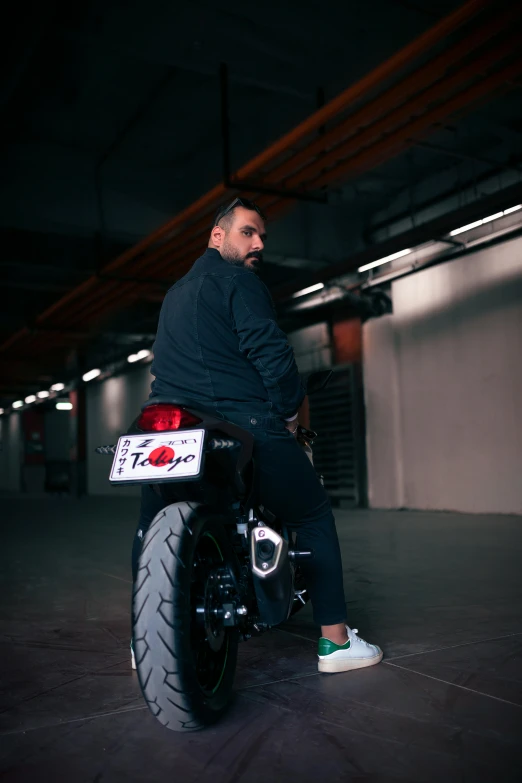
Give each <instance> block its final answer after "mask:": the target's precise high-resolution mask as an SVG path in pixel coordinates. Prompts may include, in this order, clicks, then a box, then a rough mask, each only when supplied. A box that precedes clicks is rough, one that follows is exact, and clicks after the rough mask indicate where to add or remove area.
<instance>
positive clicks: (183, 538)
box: [133, 503, 239, 731]
mask: <svg viewBox="0 0 522 783" xmlns="http://www.w3.org/2000/svg"><path fill="white" fill-rule="evenodd" d="M225 521H226V520H225V519H224V518H223V516H222V515H219V514H216V513H215V512H213V511H212V510H211V509H209V508H208V507H205V506H201V505H198V504H196V503H174V504H173V505H170V506H167V507H166V508H165V509H164V510H163V511H161V512H160V513H159V514H157V516H156V517H155V518H154V520H153V521H152V523H151V525H150V527H149V529H148V531H147V533H146V535H145V537H144V539H143V546H142V551H141V555H140V561H139V571H138V577H137V580H136V584H135V587H134V595H133V645H134V652H135V656H136V668H137V672H138V679H139V683H140V687H141V690H142V693H143V696H144V698H145V701H146V702H147V705H148V707H149V709H150V711H151V712H152V714H153V715H154V717H155V718H157V719H158V720H159V721H160V723H162V724H163V725H164V726H166V727H167V728H169V729H171V730H172V731H196V730H198V729H201V728H203V727H205V726H208V725H210V724H212V723H214V722H215V721H217V720H219V718H220V717H221V716H222V715H223V714H224V712H225V711H226V710H227V708H228V707H229V705H230V702H231V699H232V687H233V682H234V675H235V669H236V662H237V648H238V641H239V636H238V632H237V629H236V628H234V627H231V628H224V627H222V626H220V627H219V633H216V634H214V636H215V637H217V641H216V639H213V640H212V645H213V647H214V648H216V647H219V645H220V644H221V647H219V649H218V651H217V652H216V651H215V650H214V649H212V648H211V646H210V644H211V643H210V642H209V641H208V636H209V635H210V634H208V633H207V630H206V629H207V628H208V625H207V624H205V627H204V630H203V631H202V630H201V624H200V623H199V624H198V620H197V614H196V607H195V606H194V603H195V600H194V590H195V589H197V590H199V591H200V592H201V590H200V588H199V587H197V588H195V587H194V585H195V584H199V582H198V578H199V577H198V574H200V573H201V571H202V570H203V573H204V574H207V570H208V569H210V570H208V573H209V574H210V573H213V572H212V568H213V567H214V565H216V567H219V565H220V564H222V565H223V566H226V565H229V564H233V563H234V552H233V549H232V544H231V542H230V537H229V535H228V533H227V531H226V529H225V527H224V524H223V523H224V522H225ZM201 552H203V555H202V554H201ZM207 561H208V562H207ZM202 563H203V564H202ZM209 563H210V564H209ZM209 580H210V581H211V582H212V583H213V582H214V577H211V576H208V578H207V579H206V581H207V582H208V581H209ZM200 581H201V580H200ZM203 583H205V584H204V589H203V594H204V595H205V596H208V590H207V587H206V582H205V579H203V580H202V584H203ZM198 600H199V602H200V603H201V599H198ZM203 604H204V605H205V606H209V604H208V599H207V598H205V599H204V600H203ZM200 611H201V609H200ZM204 616H205V618H206V617H207V614H205V615H204ZM209 616H210V613H209ZM205 622H206V621H205ZM211 633H212V631H211ZM205 645H206V647H205ZM207 648H208V649H207ZM202 650H203V653H202V652H201V651H202ZM202 654H204V655H206V658H204V657H203V658H202ZM207 660H208V662H209V663H208V664H207ZM202 661H203V664H202ZM206 666H207V667H208V671H207V669H206V668H205V667H206ZM202 672H203V673H202Z"/></svg>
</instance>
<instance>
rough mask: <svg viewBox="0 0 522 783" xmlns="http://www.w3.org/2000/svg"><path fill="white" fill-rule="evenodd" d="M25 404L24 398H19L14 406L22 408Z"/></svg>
mask: <svg viewBox="0 0 522 783" xmlns="http://www.w3.org/2000/svg"><path fill="white" fill-rule="evenodd" d="M22 405H23V402H22V400H17V401H16V402H13V408H21V407H22Z"/></svg>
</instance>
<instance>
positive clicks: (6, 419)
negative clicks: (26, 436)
mask: <svg viewBox="0 0 522 783" xmlns="http://www.w3.org/2000/svg"><path fill="white" fill-rule="evenodd" d="M22 449H23V437H22V420H21V416H20V414H19V413H12V414H11V415H10V416H2V417H0V490H1V491H4V492H20V491H21V488H22Z"/></svg>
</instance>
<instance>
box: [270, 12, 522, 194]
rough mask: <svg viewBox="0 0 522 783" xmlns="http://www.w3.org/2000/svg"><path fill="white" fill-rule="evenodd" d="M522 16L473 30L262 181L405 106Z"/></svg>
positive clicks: (506, 15) (510, 14)
mask: <svg viewBox="0 0 522 783" xmlns="http://www.w3.org/2000/svg"><path fill="white" fill-rule="evenodd" d="M521 14H522V7H520V6H518V5H517V6H512V7H510V8H508V10H507V11H506V12H505V13H504V14H501V15H500V16H495V17H494V18H493V19H489V20H487V22H485V23H484V24H483V25H482V26H481V27H479V28H477V29H475V30H473V31H472V32H471V33H470V34H468V35H467V36H466V37H465V38H463V39H460V40H459V41H457V42H456V43H455V44H454V45H453V46H452V47H450V48H449V49H447V50H445V51H443V52H442V53H441V54H439V55H437V57H435V58H434V59H433V60H430V61H428V62H427V63H425V64H424V65H423V66H421V67H420V68H419V69H417V70H415V71H414V72H413V73H412V74H410V75H409V76H407V77H406V78H405V79H403V80H401V81H400V82H399V83H398V84H396V85H394V86H393V87H390V88H389V89H388V90H386V91H385V92H382V93H380V94H379V95H377V96H376V97H375V98H374V99H373V100H372V101H370V102H369V103H366V104H364V106H362V107H361V108H360V109H358V110H356V111H355V112H354V113H353V114H350V115H349V116H348V117H347V118H346V119H345V120H343V121H342V122H341V123H339V124H338V125H336V126H335V127H334V128H331V129H330V130H329V131H326V132H325V133H324V134H323V135H322V136H320V137H319V138H317V139H315V140H313V141H310V142H309V143H308V144H307V145H306V146H305V147H304V148H303V149H302V150H299V151H298V152H296V153H295V154H294V155H292V156H291V157H289V158H288V159H287V160H285V161H284V162H283V163H282V164H280V165H276V167H275V168H274V169H273V170H271V171H270V172H269V173H268V174H267V175H266V176H265V177H263V182H274V181H281V180H282V179H283V178H285V177H287V176H288V175H289V174H292V173H293V172H294V171H296V170H298V169H301V168H302V167H303V166H304V165H305V164H306V163H308V162H309V161H310V158H313V157H314V156H316V155H319V154H321V153H322V152H323V151H325V150H328V149H329V148H333V147H334V146H335V145H337V144H339V143H341V142H342V141H344V140H346V138H348V137H351V136H354V135H355V134H356V133H357V131H358V130H359V129H360V128H361V127H362V126H366V125H369V124H370V123H371V122H373V121H374V120H376V119H378V118H379V117H380V116H381V115H383V114H385V113H386V112H388V111H390V110H391V109H394V108H395V107H397V106H398V105H399V104H402V103H403V102H404V100H405V99H406V98H409V97H411V96H412V95H414V94H415V93H417V92H419V91H420V90H421V89H423V88H424V87H426V86H429V85H430V84H432V83H433V82H434V81H436V80H437V79H439V78H440V77H441V75H442V72H443V71H444V70H447V69H448V68H450V67H452V66H454V65H455V64H457V63H458V62H460V60H463V59H464V58H465V57H466V56H467V55H468V53H469V52H473V51H476V50H477V49H479V48H480V47H481V46H482V45H483V44H484V43H485V42H487V41H490V40H491V39H492V38H493V37H495V35H498V33H500V32H502V31H503V30H505V28H506V25H508V24H509V23H510V21H512V20H513V19H515V18H517V17H519V16H520V15H521Z"/></svg>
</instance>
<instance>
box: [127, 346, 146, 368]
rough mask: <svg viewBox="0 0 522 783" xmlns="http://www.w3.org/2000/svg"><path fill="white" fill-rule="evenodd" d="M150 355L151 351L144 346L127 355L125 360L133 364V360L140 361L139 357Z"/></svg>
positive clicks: (144, 357) (143, 357)
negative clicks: (140, 349) (136, 351)
mask: <svg viewBox="0 0 522 783" xmlns="http://www.w3.org/2000/svg"><path fill="white" fill-rule="evenodd" d="M151 355H152V354H151V352H150V351H147V349H146V348H144V349H143V350H142V351H138V353H131V355H130V356H127V361H128V362H130V364H133V363H134V362H139V361H141V359H148V358H149V356H151Z"/></svg>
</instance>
